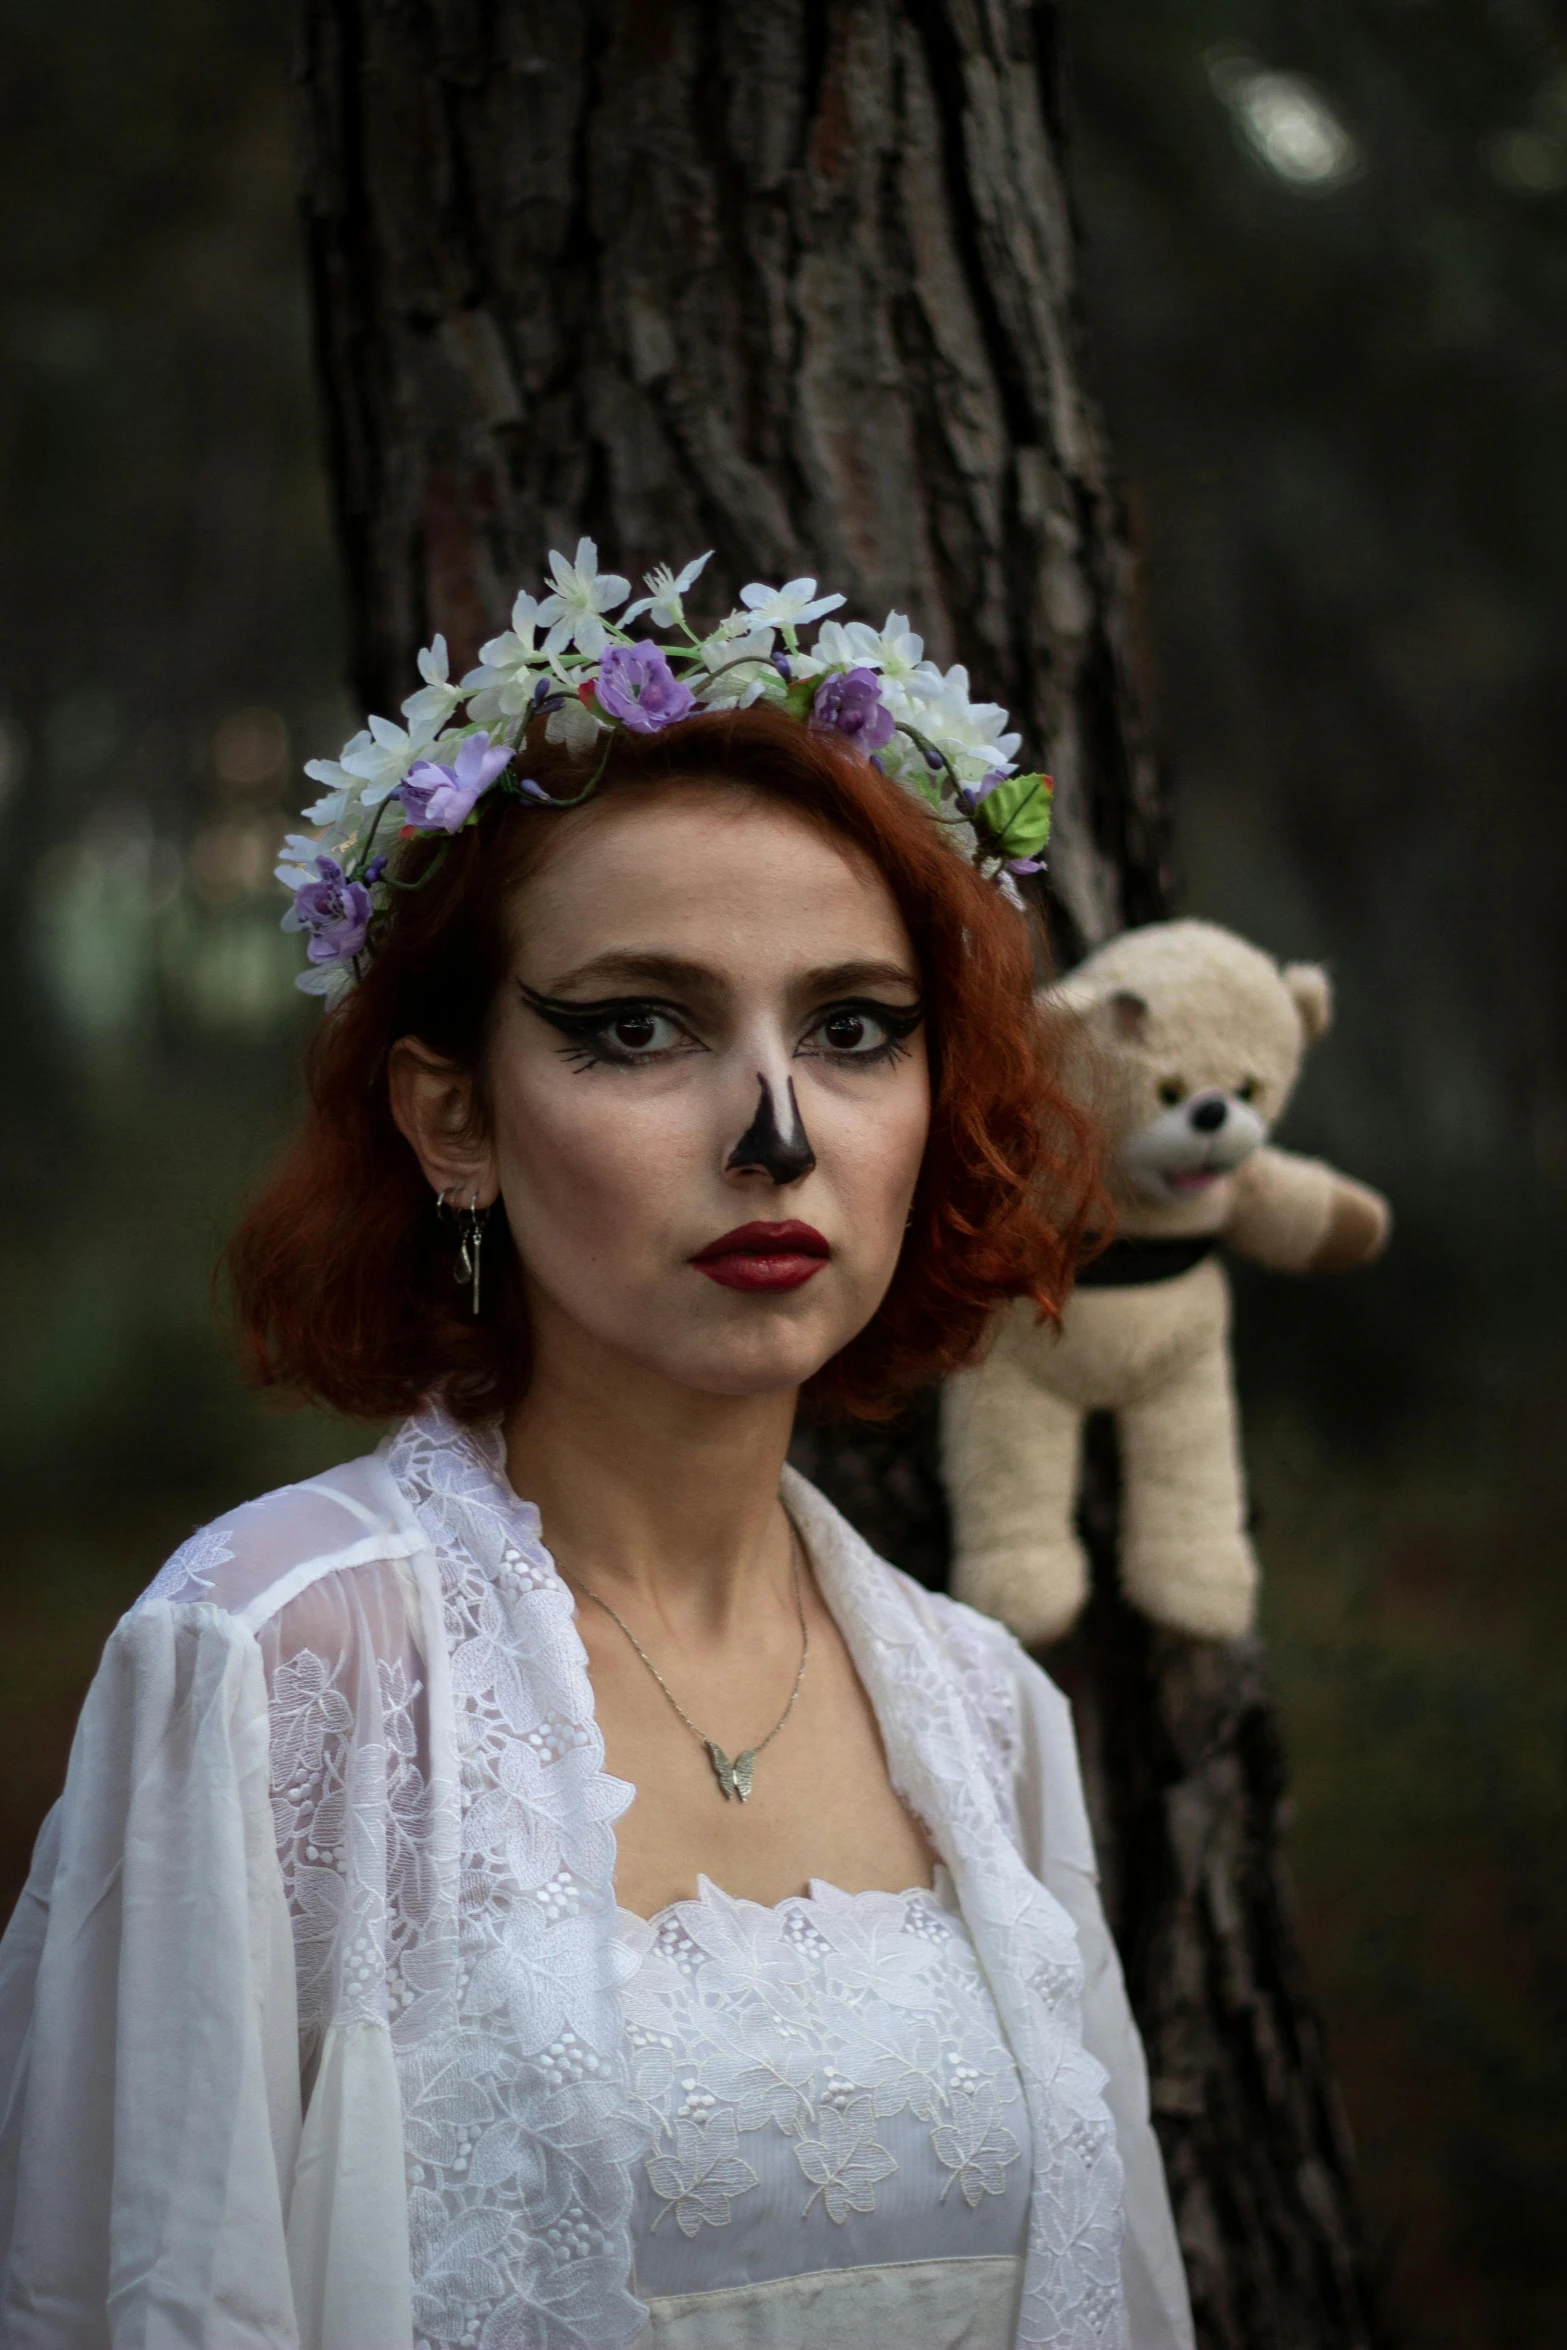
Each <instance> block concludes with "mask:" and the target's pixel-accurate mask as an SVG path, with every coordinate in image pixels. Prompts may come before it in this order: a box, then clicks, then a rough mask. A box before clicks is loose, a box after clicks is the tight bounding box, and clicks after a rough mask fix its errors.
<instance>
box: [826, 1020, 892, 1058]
mask: <svg viewBox="0 0 1567 2350" xmlns="http://www.w3.org/2000/svg"><path fill="white" fill-rule="evenodd" d="M817 1033H818V1035H820V1036H821V1037H822V1038H823V1039H824V1041H825V1042H826V1043H827V1044H829V1045H831V1047H832V1049H833V1051H834V1052H835V1053H857V1052H858V1051H859V1050H860V1048H861V1047H862V1045H865V1044H867V1043H870V1044H880V1043H881V1041H882V1040H881V1036H880V1034H879V1033H878V1031H877V1028H876V1025H875V1023H874V1022H873V1021H870V1020H867V1018H866V1017H865V1014H864V1013H863V1012H834V1014H833V1016H832V1018H831V1019H830V1020H824V1021H823V1022H822V1025H821V1027H820V1029H819V1030H818V1031H817Z"/></svg>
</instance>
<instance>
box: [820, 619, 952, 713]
mask: <svg viewBox="0 0 1567 2350" xmlns="http://www.w3.org/2000/svg"><path fill="white" fill-rule="evenodd" d="M816 650H817V652H818V653H819V654H820V655H821V657H822V659H823V660H824V661H825V662H826V663H827V664H828V666H829V667H830V668H833V669H879V670H880V671H881V674H882V676H883V677H884V678H885V679H886V681H887V683H888V684H889V685H896V686H903V687H907V688H908V689H909V691H910V692H911V693H914V694H917V695H928V694H935V693H939V692H940V691H941V671H940V670H939V669H938V668H937V667H936V664H935V662H934V661H927V660H926V659H925V640H924V638H923V637H918V636H916V635H915V634H914V632H913V630H912V629H911V628H910V626H909V624H908V621H907V620H906V619H905V617H904V615H903V614H902V613H901V612H889V613H888V615H887V624H886V626H885V627H884V628H871V627H870V626H868V624H867V623H866V622H865V621H863V620H850V621H848V622H839V621H837V620H824V621H823V622H822V626H821V630H820V633H819V634H818V636H817V639H816ZM884 698H885V697H884Z"/></svg>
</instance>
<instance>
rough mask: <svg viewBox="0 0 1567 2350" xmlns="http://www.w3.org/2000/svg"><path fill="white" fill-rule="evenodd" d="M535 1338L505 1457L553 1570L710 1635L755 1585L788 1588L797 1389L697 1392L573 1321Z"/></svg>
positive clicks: (676, 1625) (643, 1612)
mask: <svg viewBox="0 0 1567 2350" xmlns="http://www.w3.org/2000/svg"><path fill="white" fill-rule="evenodd" d="M538 1340H539V1344H538V1350H537V1355H536V1360H535V1370H534V1376H533V1379H532V1381H531V1383H530V1386H529V1391H528V1394H527V1395H526V1396H525V1397H524V1399H523V1401H522V1403H521V1404H520V1405H519V1406H518V1408H517V1410H516V1411H515V1412H514V1413H513V1415H512V1417H511V1419H510V1421H509V1423H508V1425H507V1430H506V1468H507V1474H508V1476H509V1477H510V1480H511V1483H512V1486H513V1488H514V1489H515V1490H516V1492H518V1493H519V1494H521V1495H523V1496H524V1497H525V1498H526V1499H527V1500H529V1501H531V1502H534V1503H536V1504H537V1506H538V1509H539V1513H540V1516H541V1518H542V1521H543V1529H544V1539H545V1541H546V1542H547V1543H548V1545H549V1547H550V1550H551V1552H552V1553H553V1555H554V1557H555V1560H556V1563H557V1565H558V1566H559V1567H560V1568H561V1570H562V1572H563V1573H564V1574H565V1575H566V1576H567V1577H568V1578H569V1579H570V1580H572V1581H573V1582H575V1583H577V1584H578V1586H579V1588H580V1586H581V1585H583V1584H584V1583H586V1584H588V1585H591V1587H592V1589H593V1590H594V1591H596V1592H598V1593H599V1594H600V1595H601V1596H602V1597H604V1598H606V1599H608V1600H609V1601H611V1603H612V1604H613V1605H615V1606H617V1607H619V1606H621V1605H622V1603H625V1602H629V1603H630V1604H631V1606H632V1607H633V1608H634V1609H635V1610H636V1612H637V1614H638V1616H639V1617H640V1618H641V1620H642V1621H644V1622H649V1623H651V1622H654V1621H656V1620H657V1619H659V1618H662V1619H664V1620H665V1621H666V1622H667V1623H668V1624H669V1625H670V1628H671V1629H672V1630H687V1631H689V1630H692V1629H695V1628H696V1627H697V1626H698V1625H699V1626H700V1628H701V1629H702V1631H704V1632H705V1633H707V1634H708V1635H709V1636H713V1635H719V1634H721V1633H722V1632H723V1631H724V1630H725V1629H726V1628H727V1624H728V1622H729V1620H730V1619H731V1617H732V1616H733V1615H734V1613H735V1612H736V1611H737V1610H740V1609H743V1608H746V1607H748V1606H749V1605H750V1604H751V1603H752V1601H753V1599H754V1596H755V1594H756V1591H757V1588H758V1586H759V1585H763V1586H772V1585H775V1584H777V1585H779V1586H780V1587H781V1589H783V1590H787V1589H788V1587H789V1533H788V1526H787V1522H786V1521H785V1519H784V1516H783V1512H782V1510H781V1508H780V1506H779V1501H778V1476H779V1471H780V1470H781V1469H782V1467H783V1463H784V1457H785V1454H786V1453H787V1451H788V1446H789V1437H790V1434H791V1431H792V1429H793V1426H794V1413H795V1402H796V1397H795V1394H794V1392H793V1391H792V1390H786V1391H783V1392H781V1393H775V1394H768V1395H749V1396H731V1395H709V1394H704V1393H702V1392H700V1391H698V1390H696V1389H693V1388H689V1387H683V1386H680V1385H678V1384H677V1383H676V1382H674V1381H672V1380H668V1379H665V1378H662V1377H661V1376H659V1375H658V1374H656V1373H652V1372H649V1371H648V1370H647V1369H646V1368H645V1367H644V1366H643V1365H641V1364H638V1363H636V1362H634V1361H632V1360H630V1359H629V1358H628V1357H627V1356H625V1355H623V1354H620V1353H619V1352H617V1351H616V1350H614V1349H612V1348H608V1347H605V1346H603V1345H601V1344H600V1343H599V1342H597V1341H596V1340H594V1339H593V1338H591V1337H590V1336H589V1335H588V1334H587V1333H586V1332H583V1331H580V1330H578V1329H575V1328H573V1329H571V1330H569V1331H557V1330H553V1329H550V1328H548V1327H547V1326H546V1327H545V1328H543V1329H541V1330H539V1331H538Z"/></svg>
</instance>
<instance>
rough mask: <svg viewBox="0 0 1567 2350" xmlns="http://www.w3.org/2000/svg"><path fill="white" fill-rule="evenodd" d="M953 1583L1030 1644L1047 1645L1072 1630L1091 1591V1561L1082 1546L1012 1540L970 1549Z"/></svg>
mask: <svg viewBox="0 0 1567 2350" xmlns="http://www.w3.org/2000/svg"><path fill="white" fill-rule="evenodd" d="M952 1589H953V1594H954V1596H955V1597H956V1598H958V1599H962V1600H966V1601H967V1603H968V1605H969V1606H970V1607H977V1608H978V1609H979V1610H980V1611H981V1613H982V1614H984V1615H987V1616H998V1617H999V1618H1000V1620H1001V1622H1002V1623H1003V1624H1005V1625H1006V1627H1007V1629H1008V1631H1009V1632H1015V1633H1016V1634H1017V1637H1018V1638H1019V1640H1021V1641H1022V1643H1023V1645H1024V1646H1025V1648H1043V1647H1045V1646H1046V1645H1047V1644H1048V1643H1049V1642H1050V1641H1052V1640H1059V1639H1060V1638H1061V1636H1062V1634H1063V1633H1064V1632H1068V1631H1070V1630H1071V1628H1072V1625H1073V1624H1074V1623H1075V1622H1076V1620H1077V1618H1078V1616H1079V1615H1080V1614H1081V1612H1082V1608H1083V1602H1084V1601H1085V1600H1086V1599H1087V1597H1088V1561H1087V1559H1086V1557H1085V1556H1084V1554H1083V1551H1082V1548H1081V1546H1080V1545H1079V1544H1078V1543H1077V1542H1075V1541H1073V1540H1072V1539H1071V1538H1070V1537H1068V1538H1067V1539H1066V1540H1065V1541H1062V1542H1051V1543H1044V1542H1028V1543H1021V1542H1013V1543H1008V1544H1007V1545H1006V1546H1005V1547H1004V1548H1001V1549H997V1550H989V1551H978V1552H970V1553H967V1554H966V1555H964V1556H962V1557H960V1558H959V1559H958V1561H957V1564H956V1566H955V1567H954V1569H953V1575H952Z"/></svg>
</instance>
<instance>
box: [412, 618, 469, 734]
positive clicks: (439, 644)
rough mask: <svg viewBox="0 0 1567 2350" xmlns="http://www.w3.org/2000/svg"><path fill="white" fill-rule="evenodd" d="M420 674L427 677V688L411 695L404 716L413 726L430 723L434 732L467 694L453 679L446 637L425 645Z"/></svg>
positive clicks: (425, 686)
mask: <svg viewBox="0 0 1567 2350" xmlns="http://www.w3.org/2000/svg"><path fill="white" fill-rule="evenodd" d="M419 675H420V676H421V677H422V678H423V679H424V685H423V688H422V689H421V691H420V692H418V693H416V694H410V695H409V697H408V699H407V701H406V702H404V704H403V716H404V717H405V718H406V719H407V721H408V723H409V725H410V726H425V725H427V726H428V727H429V729H430V731H431V733H432V734H434V733H435V732H437V731H438V729H439V728H441V727H443V726H444V725H445V724H446V721H447V719H448V718H450V716H451V714H452V712H453V711H454V710H455V709H456V707H457V705H458V703H459V702H460V701H461V700H462V696H463V689H462V687H461V686H460V685H453V684H452V683H451V680H450V675H449V668H448V661H447V653H446V639H445V637H443V636H438V637H437V638H436V639H435V642H434V643H433V644H430V645H426V646H425V649H424V651H423V652H422V653H421V654H420V655H419Z"/></svg>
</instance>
